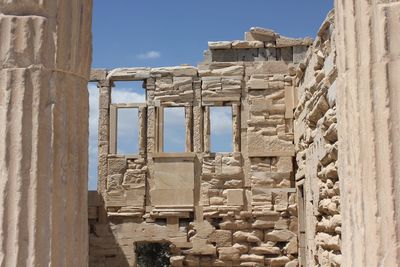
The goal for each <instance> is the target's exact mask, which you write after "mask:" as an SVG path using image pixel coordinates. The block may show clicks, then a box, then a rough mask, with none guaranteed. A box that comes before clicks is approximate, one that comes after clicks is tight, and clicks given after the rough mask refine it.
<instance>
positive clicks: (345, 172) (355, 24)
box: [335, 0, 400, 267]
mask: <svg viewBox="0 0 400 267" xmlns="http://www.w3.org/2000/svg"><path fill="white" fill-rule="evenodd" d="M335 9H336V24H337V25H336V29H337V36H336V39H337V53H338V70H339V81H338V99H337V108H338V124H339V135H340V136H339V142H340V143H339V162H340V163H339V172H340V175H339V176H340V178H341V194H342V206H341V211H342V220H343V222H342V224H343V243H342V251H343V266H349V267H350V266H399V265H400V1H398V0H371V1H366V0H336V2H335Z"/></svg>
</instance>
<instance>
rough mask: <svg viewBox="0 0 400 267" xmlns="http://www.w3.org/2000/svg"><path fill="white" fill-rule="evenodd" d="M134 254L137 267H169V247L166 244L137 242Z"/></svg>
mask: <svg viewBox="0 0 400 267" xmlns="http://www.w3.org/2000/svg"><path fill="white" fill-rule="evenodd" d="M135 253H136V256H137V267H149V266H151V267H167V266H170V260H169V259H170V257H171V253H170V245H169V243H167V242H162V243H155V242H154V243H153V242H146V243H145V242H140V243H139V242H138V243H136V249H135Z"/></svg>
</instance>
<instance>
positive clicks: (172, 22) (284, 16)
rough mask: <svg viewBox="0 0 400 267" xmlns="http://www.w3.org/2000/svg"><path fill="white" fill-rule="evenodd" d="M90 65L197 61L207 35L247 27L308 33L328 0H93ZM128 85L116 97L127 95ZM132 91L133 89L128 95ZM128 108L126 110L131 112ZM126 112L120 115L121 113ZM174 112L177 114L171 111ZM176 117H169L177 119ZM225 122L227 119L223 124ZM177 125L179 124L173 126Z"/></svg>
mask: <svg viewBox="0 0 400 267" xmlns="http://www.w3.org/2000/svg"><path fill="white" fill-rule="evenodd" d="M93 2H94V13H93V63H92V66H93V67H94V68H109V69H110V68H116V67H139V66H149V67H155V66H173V65H180V64H190V65H194V66H195V65H197V64H198V63H199V62H201V61H202V58H203V51H204V50H205V49H207V42H208V41H223V40H242V39H243V36H244V32H245V31H247V30H248V29H249V28H250V27H253V26H257V27H264V28H270V29H273V30H275V31H276V32H278V33H280V34H281V35H285V36H289V37H305V36H310V37H314V36H315V33H316V32H317V30H318V28H319V26H320V25H321V23H322V21H323V20H324V18H325V17H326V14H327V13H328V11H329V10H330V9H332V8H333V0H305V1H299V0H247V1H239V0H199V1H193V0H171V1H165V0H157V1H154V0H153V1H134V0H116V1H105V0H94V1H93ZM89 91H90V105H91V111H90V137H89V139H90V140H89V143H90V144H89V189H91V190H94V189H96V183H97V164H96V162H97V116H98V112H97V110H96V109H97V108H98V105H97V97H98V94H97V92H96V91H97V89H96V87H95V85H93V84H91V85H89ZM129 92H130V87H129V86H126V87H123V86H122V87H121V88H120V91H119V93H116V97H117V98H118V99H119V101H121V99H122V100H123V99H125V98H129V96H127V94H129ZM135 97H138V96H137V95H133V98H135ZM131 114H132V113H131ZM125 117H126V116H125ZM175 117H176V118H180V117H181V116H178V114H177V116H175ZM176 123H178V124H179V123H181V120H180V121H179V122H178V121H175V122H174V121H172V122H171V125H178V124H176ZM227 125H229V124H227ZM178 128H179V127H178Z"/></svg>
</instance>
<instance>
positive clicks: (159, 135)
mask: <svg viewBox="0 0 400 267" xmlns="http://www.w3.org/2000/svg"><path fill="white" fill-rule="evenodd" d="M165 108H184V111H185V151H183V152H165V151H164V109H165ZM156 114H157V117H156V122H157V123H156V129H157V130H156V140H157V142H156V144H157V145H156V155H155V156H171V157H173V156H183V157H184V156H185V155H191V154H193V106H185V105H165V106H159V107H157V109H156Z"/></svg>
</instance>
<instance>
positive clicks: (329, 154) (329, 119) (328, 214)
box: [294, 12, 341, 266]
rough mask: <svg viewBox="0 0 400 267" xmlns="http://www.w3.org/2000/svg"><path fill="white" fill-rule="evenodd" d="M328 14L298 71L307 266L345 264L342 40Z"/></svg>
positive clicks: (298, 129) (302, 235)
mask: <svg viewBox="0 0 400 267" xmlns="http://www.w3.org/2000/svg"><path fill="white" fill-rule="evenodd" d="M334 32H335V26H334V13H333V12H331V13H329V14H328V17H327V19H326V20H325V22H324V23H323V24H322V26H321V28H320V30H319V32H318V35H317V38H316V40H315V41H314V44H313V46H312V47H311V48H310V50H309V51H308V53H307V56H306V58H305V60H304V61H303V62H302V63H300V66H299V68H298V69H297V71H296V80H295V83H296V90H297V93H298V95H299V100H298V104H297V108H296V111H295V113H294V114H295V122H294V129H295V131H294V132H295V145H296V162H297V167H298V168H297V172H296V185H297V189H298V195H299V214H300V223H299V227H300V237H299V241H300V262H301V264H302V265H303V266H340V263H341V214H340V209H341V206H340V203H341V202H340V189H339V177H338V171H337V155H338V142H337V141H338V135H337V116H336V78H337V69H336V45H335V33H334Z"/></svg>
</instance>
